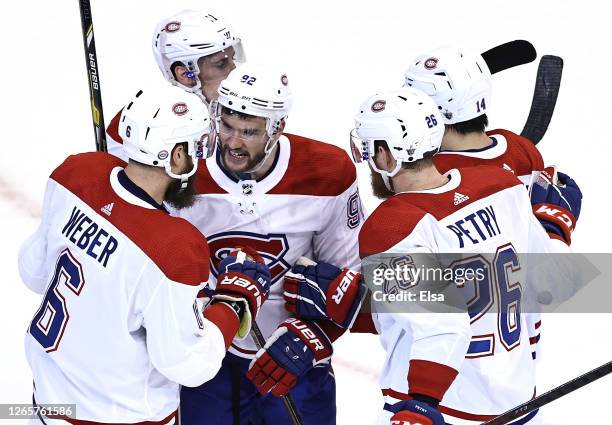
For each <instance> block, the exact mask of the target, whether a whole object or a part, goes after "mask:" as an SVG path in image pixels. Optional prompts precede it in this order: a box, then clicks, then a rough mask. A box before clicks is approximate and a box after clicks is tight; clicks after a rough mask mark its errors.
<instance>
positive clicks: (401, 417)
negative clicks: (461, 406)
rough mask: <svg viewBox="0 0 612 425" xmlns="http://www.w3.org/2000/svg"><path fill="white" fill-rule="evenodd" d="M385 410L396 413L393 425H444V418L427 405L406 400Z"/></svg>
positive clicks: (392, 420) (392, 418) (392, 419)
mask: <svg viewBox="0 0 612 425" xmlns="http://www.w3.org/2000/svg"><path fill="white" fill-rule="evenodd" d="M385 409H387V410H389V411H391V412H394V413H395V414H394V415H393V416H392V417H391V425H444V424H445V422H444V417H443V416H442V414H441V413H440V412H438V411H437V410H436V409H435V408H433V407H432V406H430V405H429V404H427V403H423V402H422V401H416V400H405V401H400V402H399V403H395V404H394V405H392V406H390V407H388V408H387V407H385Z"/></svg>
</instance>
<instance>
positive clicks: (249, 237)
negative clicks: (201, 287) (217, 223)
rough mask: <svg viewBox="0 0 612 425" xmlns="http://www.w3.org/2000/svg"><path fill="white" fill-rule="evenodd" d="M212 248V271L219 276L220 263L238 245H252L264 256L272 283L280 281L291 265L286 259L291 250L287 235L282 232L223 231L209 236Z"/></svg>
mask: <svg viewBox="0 0 612 425" xmlns="http://www.w3.org/2000/svg"><path fill="white" fill-rule="evenodd" d="M206 239H207V240H208V248H209V250H210V263H211V272H212V274H213V275H214V276H215V277H217V275H218V270H217V267H219V263H220V262H221V261H222V260H223V259H224V258H225V257H227V255H228V254H229V253H230V252H231V251H233V250H234V249H235V248H236V247H240V246H250V247H251V248H253V249H255V250H256V251H257V252H259V254H260V255H261V256H262V257H263V258H264V260H265V261H266V264H267V265H268V267H269V268H270V274H271V275H272V283H275V282H277V281H278V279H279V278H280V277H282V276H283V275H284V274H285V273H286V272H287V271H288V270H289V269H291V265H290V264H289V263H287V261H286V260H285V254H287V252H288V251H289V243H288V242H287V236H286V235H285V234H282V233H271V234H267V235H262V234H259V233H251V232H223V233H217V234H215V235H212V236H207V237H206Z"/></svg>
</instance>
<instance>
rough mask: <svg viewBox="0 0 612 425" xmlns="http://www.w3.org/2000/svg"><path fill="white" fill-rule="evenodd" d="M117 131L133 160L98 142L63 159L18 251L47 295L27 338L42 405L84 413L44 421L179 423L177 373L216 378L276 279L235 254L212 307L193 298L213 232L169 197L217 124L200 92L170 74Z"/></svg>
mask: <svg viewBox="0 0 612 425" xmlns="http://www.w3.org/2000/svg"><path fill="white" fill-rule="evenodd" d="M120 131H121V133H122V135H123V137H124V141H125V143H124V148H125V150H126V153H127V156H128V157H129V158H130V162H129V164H127V165H126V164H125V163H124V162H123V161H121V160H119V159H117V158H116V157H114V156H112V155H108V154H106V153H102V152H94V153H84V154H79V155H73V156H70V157H69V158H68V159H66V161H64V163H62V164H61V165H60V166H59V167H58V168H56V169H55V171H53V173H52V174H51V176H50V178H49V181H48V183H47V188H46V192H45V200H44V205H43V214H42V222H41V224H40V227H39V228H38V230H37V231H36V232H35V233H34V234H33V235H32V236H31V237H30V238H29V239H28V240H27V241H26V242H25V243H24V244H23V246H22V247H21V250H20V252H19V272H20V274H21V277H22V279H23V281H24V282H25V284H26V285H27V286H28V287H29V288H30V289H32V290H33V291H35V292H37V293H40V294H44V298H43V300H42V303H41V305H40V308H39V309H38V311H37V312H36V313H35V315H34V318H33V319H32V322H31V324H30V325H29V328H28V332H27V335H26V337H25V346H26V354H27V358H28V362H29V364H30V366H31V368H32V373H33V377H34V396H33V399H34V403H35V404H47V403H53V404H56V403H57V404H60V403H61V404H66V403H69V404H76V412H75V414H76V418H74V417H73V418H67V417H62V416H53V417H44V418H43V417H42V416H40V417H39V420H34V421H33V422H35V423H46V424H62V423H73V424H74V423H87V424H89V425H95V424H113V423H123V424H125V423H147V424H159V425H162V424H175V423H178V407H179V384H182V385H185V386H197V385H200V384H202V383H203V382H205V381H207V380H209V379H211V378H213V377H214V376H215V374H216V373H217V371H218V370H219V368H220V366H221V361H222V359H223V357H224V356H225V354H226V350H227V348H228V347H229V345H230V343H231V341H232V339H233V338H234V336H235V335H237V336H238V337H244V335H246V334H247V333H248V332H249V329H250V324H251V320H254V319H255V317H256V316H257V313H258V310H259V308H260V306H261V304H262V303H263V302H264V301H265V300H266V296H267V292H268V290H269V283H270V273H269V269H268V268H267V266H265V265H264V264H261V263H256V262H253V261H245V258H244V256H238V257H228V258H227V259H226V260H225V262H224V263H223V264H221V265H220V269H221V270H219V273H221V275H222V276H221V277H220V279H221V281H222V282H223V283H222V284H220V285H218V286H217V290H216V292H215V293H214V294H213V295H212V296H213V301H212V302H211V303H210V304H209V306H208V307H207V308H206V309H205V310H204V312H203V314H202V309H201V306H200V305H198V303H197V302H196V295H197V292H198V290H199V288H200V287H201V286H202V284H203V283H205V282H206V281H207V279H208V275H209V250H208V245H207V242H206V239H205V238H204V236H203V235H202V234H201V233H200V232H199V231H198V230H197V229H196V228H195V227H193V226H192V225H191V224H189V223H188V222H186V221H185V220H182V219H180V218H176V217H171V216H170V215H169V214H168V212H167V211H166V209H165V208H164V206H163V204H162V203H163V202H164V201H165V202H168V203H169V204H171V205H173V206H174V207H175V208H184V207H186V206H188V205H190V204H192V203H193V201H194V194H193V179H194V176H195V173H196V170H197V166H198V157H199V156H200V155H199V154H201V153H202V143H203V142H202V141H203V140H205V139H203V136H206V135H207V133H208V131H209V118H208V112H207V109H206V107H205V105H204V104H203V103H202V102H201V101H200V99H198V98H197V97H196V96H195V95H193V94H189V93H186V92H185V91H183V90H181V89H178V88H175V87H170V86H167V87H163V88H160V89H146V90H144V91H140V92H138V94H136V96H135V97H134V98H133V99H132V101H131V102H130V104H129V106H127V107H126V108H125V109H124V111H123V113H122V115H121V125H120ZM79 421H82V422H79Z"/></svg>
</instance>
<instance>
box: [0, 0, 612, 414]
mask: <svg viewBox="0 0 612 425" xmlns="http://www.w3.org/2000/svg"><path fill="white" fill-rule="evenodd" d="M92 3H93V5H92V7H93V17H94V25H95V35H96V44H97V49H98V58H99V67H100V77H101V85H102V93H103V100H104V111H105V114H106V119H107V122H108V121H109V120H110V118H111V117H112V116H113V115H114V113H115V112H116V111H117V109H118V108H119V107H120V106H121V105H122V104H123V103H124V102H125V101H126V100H127V99H128V98H129V97H130V96H131V95H132V94H133V93H135V92H136V91H137V90H138V89H139V88H140V87H141V86H142V85H144V84H145V83H146V82H148V81H153V80H159V79H160V78H161V77H160V74H159V72H158V70H157V68H156V65H155V63H154V61H153V58H152V55H151V49H150V36H151V31H152V28H153V25H154V23H155V22H157V21H158V20H159V19H161V18H163V17H164V16H167V15H169V14H172V13H174V12H176V11H178V10H181V9H184V8H206V9H208V10H210V11H212V12H213V13H216V14H218V15H220V16H222V17H224V18H225V19H226V20H228V21H230V22H231V23H232V24H233V27H234V29H235V30H236V31H237V32H239V33H240V35H241V36H242V38H243V40H244V43H245V46H246V49H247V54H248V57H249V58H250V59H251V60H253V61H257V62H262V63H269V64H273V65H277V66H281V67H283V68H284V69H285V70H286V72H287V75H288V76H289V80H290V84H291V86H292V89H293V92H294V94H295V107H294V109H293V112H292V114H291V117H290V119H289V125H288V130H289V131H290V132H293V133H298V134H302V135H305V136H308V137H312V138H316V139H320V140H324V141H327V142H330V143H334V144H337V145H339V146H342V147H346V142H347V139H348V132H349V130H350V128H351V125H352V116H353V114H354V113H355V112H356V110H357V107H358V105H359V104H360V102H361V101H362V100H364V99H365V98H366V97H368V96H369V95H370V94H372V93H373V92H375V91H376V90H384V89H389V88H394V87H397V86H399V85H400V84H401V82H402V72H403V70H404V68H406V67H407V64H408V62H407V61H408V60H409V59H410V58H412V57H413V56H415V55H416V54H418V53H420V52H421V51H423V50H425V49H429V48H432V47H436V46H438V45H441V44H448V43H457V44H462V45H465V46H470V47H472V48H474V49H478V50H480V51H484V50H486V49H488V48H490V47H492V46H494V45H497V44H500V43H502V42H506V41H509V40H513V39H519V38H523V39H527V40H530V41H531V42H532V43H533V44H534V45H535V46H536V49H537V50H538V53H539V54H540V55H542V54H556V55H560V56H562V57H563V58H564V59H565V69H564V74H563V85H562V89H561V93H560V95H559V100H558V105H557V109H556V111H555V117H554V118H553V121H552V124H551V126H550V128H549V130H548V133H547V135H546V137H545V139H544V141H543V142H542V143H541V145H540V149H541V151H542V153H543V155H544V158H545V159H546V161H547V162H548V163H550V164H557V165H559V166H560V168H561V169H562V170H564V171H566V172H568V173H569V174H570V175H572V176H573V177H574V178H575V179H576V180H577V181H578V182H579V184H580V185H581V187H582V190H583V192H584V198H585V201H584V204H583V212H582V216H581V218H580V222H579V224H578V228H577V230H576V232H575V234H574V240H575V243H574V248H575V250H576V251H580V252H606V251H610V249H609V246H608V241H609V239H610V236H611V232H610V227H609V222H608V220H609V214H608V208H609V206H610V202H609V200H608V199H609V198H608V197H609V196H610V188H609V183H608V181H607V180H606V179H607V175H608V173H609V170H608V166H609V158H610V157H611V156H612V147H611V146H612V145H611V143H610V142H609V141H608V139H607V137H608V134H607V133H608V132H609V123H608V122H607V121H606V120H607V119H610V113H611V112H612V110H611V108H610V102H611V101H612V90H611V89H610V84H611V83H610V81H611V80H610V74H609V73H610V71H611V66H612V60H611V58H610V47H609V43H610V41H611V40H612V30H611V25H610V22H609V16H610V15H609V12H606V10H607V7H606V5H605V4H606V3H605V2H595V1H592V0H591V1H584V2H581V3H580V4H579V3H577V2H574V1H569V0H557V1H553V0H539V1H533V0H531V1H528V0H514V1H503V2H502V1H493V0H489V1H484V0H476V1H452V0H439V1H430V2H424V1H420V2H417V1H414V0H412V1H408V0H405V1H390V0H386V1H385V0H378V1H350V2H349V1H346V2H344V1H337V0H336V1H334V0H327V1H323V0H311V1H302V2H297V1H294V2H292V1H279V0H274V1H263V0H256V1H232V2H230V1H221V0H210V1H208V2H202V1H187V0H184V1H176V2H171V1H159V0H149V1H144V0H138V1H137V0H123V1H119V0H104V1H102V0H92ZM1 22H2V23H1V24H0V28H1V30H2V31H1V35H2V50H0V55H1V58H2V59H1V64H2V66H1V68H0V69H1V72H2V78H0V98H1V101H0V140H1V142H0V143H1V145H0V146H1V147H2V150H1V151H2V154H1V155H0V211H1V214H2V219H1V220H0V235H1V238H2V242H3V243H2V245H1V248H0V249H1V254H2V256H1V265H2V268H1V270H3V273H4V275H3V278H2V280H3V282H2V283H1V284H0V326H1V330H2V333H1V334H2V344H0V353H1V357H0V359H1V361H0V403H26V402H28V401H29V400H31V375H30V370H29V368H28V365H27V363H26V361H25V357H24V353H23V342H22V341H23V334H24V332H25V329H26V327H27V325H28V322H29V320H30V318H31V317H32V315H33V313H34V311H35V308H36V307H37V305H38V303H39V297H38V296H37V295H35V294H33V293H31V292H29V291H28V290H27V289H26V288H25V286H23V285H22V284H21V281H20V279H19V277H18V274H17V267H16V257H17V250H18V247H19V244H20V243H21V242H22V241H23V240H24V239H25V237H26V236H27V235H28V234H29V233H30V232H32V231H33V230H34V228H35V227H36V225H37V222H38V216H39V214H40V203H41V200H42V194H43V189H44V184H45V180H46V177H47V176H48V174H49V173H50V171H51V170H52V169H53V168H54V167H56V166H57V165H58V164H59V163H60V162H61V161H62V160H63V159H64V158H65V157H66V156H67V155H69V154H71V153H75V152H80V151H87V150H93V147H94V141H93V131H92V125H91V117H90V108H89V95H88V89H87V80H86V73H85V63H84V54H83V46H82V39H81V24H80V18H79V11H78V2H77V1H68V0H57V1H43V0H31V1H22V2H16V1H11V2H3V5H2V19H1ZM536 66H537V64H536V63H533V64H530V65H527V66H523V67H521V68H517V69H514V70H510V71H507V72H504V73H502V74H498V75H497V76H495V79H494V94H493V95H494V98H493V105H492V108H491V111H492V112H490V114H489V117H490V120H491V128H495V127H505V128H508V129H511V130H515V131H520V130H521V128H522V125H523V123H524V120H525V118H526V115H527V111H528V107H529V104H530V101H531V96H532V90H533V82H534V77H535V71H536ZM320 160H321V161H325V160H326V158H320ZM360 177H361V178H362V185H361V190H362V194H363V198H364V200H365V202H366V205H367V207H368V209H370V210H371V209H372V208H374V207H375V206H376V204H377V202H376V201H375V200H374V199H373V198H372V196H371V195H370V191H369V188H368V176H367V172H366V171H365V170H364V172H361V173H360ZM610 325H612V318H611V316H610V315H604V314H590V315H587V314H572V315H552V316H550V317H547V318H545V322H544V333H543V341H542V342H543V344H544V349H545V352H544V358H543V360H542V362H541V367H540V371H539V385H538V392H543V391H545V390H547V389H550V388H552V387H554V386H556V385H558V384H561V383H563V382H565V381H566V380H568V379H570V378H572V377H574V376H576V375H578V374H580V373H582V372H585V371H587V370H590V369H592V368H594V367H596V366H598V365H600V364H602V363H604V362H606V361H608V360H610V357H612V342H611V341H612V337H611V336H610V335H611V334H610V327H611V326H610ZM336 353H337V354H336V362H335V365H336V367H335V370H336V377H337V382H338V415H339V416H338V418H339V419H338V423H339V424H341V425H344V424H368V423H372V422H373V421H374V418H375V417H376V416H377V413H378V411H379V409H380V408H381V405H382V398H381V396H380V392H379V390H378V388H377V385H376V377H377V370H378V368H379V366H380V364H381V361H382V352H381V350H380V348H379V347H378V341H377V339H376V337H374V336H369V335H366V336H355V335H350V336H348V337H345V338H344V339H343V340H342V341H341V342H340V343H338V344H337V347H336ZM611 388H612V378H610V377H608V378H604V379H602V380H600V381H598V382H596V383H594V384H592V385H589V386H588V387H585V388H583V389H580V390H578V391H576V392H575V393H573V394H571V395H569V396H566V397H564V398H563V399H561V400H559V401H557V402H555V403H553V404H551V405H549V406H548V407H545V408H544V409H542V411H543V413H544V414H545V418H546V423H547V424H548V425H553V424H554V425H558V424H576V423H608V421H609V420H608V419H604V418H605V417H608V416H609V413H608V412H607V409H606V407H607V406H608V404H607V403H608V396H607V395H608V394H609V393H610V390H611ZM8 423H16V421H11V422H8Z"/></svg>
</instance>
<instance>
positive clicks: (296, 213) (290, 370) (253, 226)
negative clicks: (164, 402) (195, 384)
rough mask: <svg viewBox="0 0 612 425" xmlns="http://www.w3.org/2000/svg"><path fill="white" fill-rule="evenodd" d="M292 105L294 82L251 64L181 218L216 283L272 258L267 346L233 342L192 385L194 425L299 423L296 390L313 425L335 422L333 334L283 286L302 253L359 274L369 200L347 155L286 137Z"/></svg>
mask: <svg viewBox="0 0 612 425" xmlns="http://www.w3.org/2000/svg"><path fill="white" fill-rule="evenodd" d="M291 103H292V95H291V93H290V89H289V80H288V78H287V76H286V75H285V74H284V73H282V72H280V71H276V70H273V69H271V68H268V67H264V66H258V65H254V64H249V63H245V64H243V65H240V66H238V67H237V68H236V69H235V70H234V71H232V72H231V73H230V75H229V76H228V78H227V79H226V80H224V81H223V82H222V83H221V85H220V86H219V97H218V99H217V103H216V104H214V105H213V107H212V120H213V125H214V136H213V138H214V139H215V141H216V144H217V151H216V155H215V156H214V157H211V158H209V159H208V160H206V161H205V162H204V161H202V162H201V164H200V168H199V169H198V173H197V177H196V193H197V201H196V204H195V205H194V206H193V207H191V208H189V209H185V210H181V211H179V212H178V214H179V215H180V216H181V217H184V218H186V219H187V220H188V221H190V222H191V223H193V224H194V225H195V226H196V227H197V228H198V229H199V230H200V231H201V232H202V233H203V234H204V235H205V236H206V237H207V239H208V243H209V246H210V251H211V261H212V264H211V270H212V274H213V276H215V277H216V276H217V274H218V264H219V262H220V261H222V260H223V258H224V256H225V255H227V253H228V252H230V251H231V250H233V249H234V248H235V247H238V246H243V245H249V246H251V247H253V248H254V249H255V250H257V251H258V252H259V253H260V254H261V255H262V256H263V257H264V258H265V260H266V263H267V264H268V266H269V267H270V271H271V273H272V286H271V291H270V297H269V300H268V301H267V302H266V305H265V306H264V307H263V309H262V311H261V314H260V316H259V318H258V320H257V322H258V324H259V327H260V328H261V331H262V333H263V336H264V337H265V338H266V339H267V340H268V343H267V344H266V347H265V349H264V350H262V351H260V352H259V353H258V350H257V347H256V345H255V343H254V342H253V340H252V339H251V338H247V339H245V340H244V341H234V343H233V344H232V347H231V348H230V350H229V351H230V352H229V353H228V356H227V357H226V358H225V360H224V364H223V366H222V368H221V371H220V372H219V374H218V375H217V376H216V377H215V378H214V379H213V380H212V381H210V382H208V383H206V384H204V385H203V386H201V387H199V388H194V389H192V388H183V389H182V392H181V419H182V421H183V423H185V424H189V425H191V424H232V423H237V422H238V421H240V423H251V422H252V423H256V424H260V423H265V424H281V423H282V424H286V423H290V418H289V416H288V414H287V412H286V409H285V406H284V405H283V402H282V400H281V399H280V398H278V397H276V396H277V395H281V394H285V393H287V392H288V391H289V389H290V388H291V395H292V396H293V398H294V399H295V401H296V404H297V407H298V410H299V411H300V414H301V416H302V418H303V420H304V422H305V423H306V424H334V423H335V417H336V407H335V383H334V378H333V376H332V373H331V366H330V364H329V357H330V356H331V353H332V348H331V339H333V338H334V337H335V336H334V335H330V334H329V333H328V332H329V331H331V330H334V329H333V328H334V327H333V326H332V327H330V329H325V330H324V329H323V328H325V327H326V324H324V323H322V324H321V326H318V325H317V324H315V323H312V322H308V321H303V322H299V321H298V322H296V321H294V320H291V319H290V318H289V313H288V312H287V311H286V310H285V309H284V307H283V298H282V281H283V276H284V275H285V273H286V272H287V271H288V270H290V269H291V267H292V266H293V265H294V263H295V262H296V261H297V260H298V259H299V258H300V257H302V256H307V257H309V258H314V259H316V260H318V261H327V262H332V263H336V264H346V265H348V266H350V267H357V266H358V263H359V255H358V249H357V237H358V232H359V228H360V227H361V222H362V211H361V203H360V200H359V194H358V190H357V181H356V171H355V166H354V165H353V163H352V162H351V160H350V158H349V157H348V155H347V154H346V152H345V151H344V150H342V149H340V148H338V147H336V146H333V145H329V144H326V143H323V142H319V141H315V140H311V139H308V138H305V137H300V136H295V135H292V134H286V133H284V129H285V125H286V122H287V117H288V115H289V111H290V106H291ZM321 158H325V161H321ZM211 284H212V287H214V281H213V282H211ZM336 330H337V328H336ZM271 335H273V337H270V336H271ZM291 352H297V353H298V354H299V355H296V357H295V358H293V357H292V356H290V355H289V354H290V353H291ZM256 354H257V357H256ZM254 359H255V360H254ZM249 369H250V370H249ZM248 370H249V374H248V378H250V380H249V379H247V371H248ZM280 376H283V377H284V378H285V379H283V383H282V385H276V384H278V382H274V379H275V378H276V377H280ZM269 391H272V394H268V392H269ZM206 406H215V407H214V409H207V408H206ZM234 421H235V422H234ZM249 421H251V422H249Z"/></svg>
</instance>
